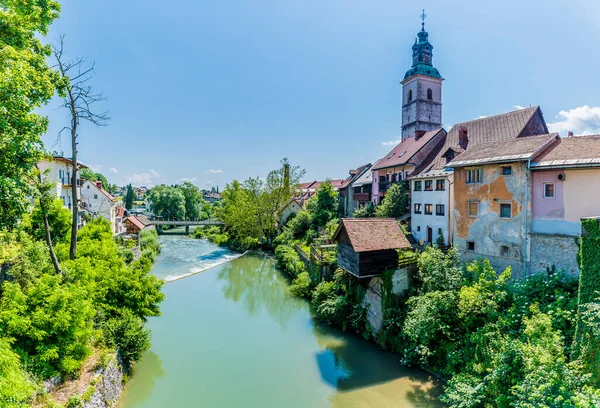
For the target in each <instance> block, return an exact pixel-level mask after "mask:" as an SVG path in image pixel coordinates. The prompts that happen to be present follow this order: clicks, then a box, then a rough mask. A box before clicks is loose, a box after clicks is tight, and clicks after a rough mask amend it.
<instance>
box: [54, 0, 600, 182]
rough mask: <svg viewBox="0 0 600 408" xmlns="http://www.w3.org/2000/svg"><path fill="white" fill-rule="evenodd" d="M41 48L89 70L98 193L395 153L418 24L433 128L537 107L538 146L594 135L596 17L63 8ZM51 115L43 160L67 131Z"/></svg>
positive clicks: (403, 9) (270, 7)
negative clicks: (435, 82)
mask: <svg viewBox="0 0 600 408" xmlns="http://www.w3.org/2000/svg"><path fill="white" fill-rule="evenodd" d="M62 5H63V10H62V13H61V18H60V19H58V20H57V21H56V22H55V23H54V25H53V27H52V30H51V33H50V35H49V36H48V40H54V39H56V38H57V37H58V35H59V34H60V33H64V34H66V40H67V44H66V46H67V52H68V54H69V55H70V56H72V57H75V56H86V57H87V58H89V59H90V60H95V61H96V76H95V78H94V81H93V84H94V86H95V87H96V88H97V89H98V90H102V91H103V92H104V94H105V95H106V97H107V98H108V99H107V101H106V102H105V103H104V104H103V106H101V108H106V109H108V110H109V111H110V116H111V118H112V121H111V125H110V126H108V127H103V128H95V127H92V126H91V125H88V124H83V126H82V129H81V132H80V139H81V140H80V158H81V160H82V161H83V162H84V163H86V164H88V165H91V166H93V167H94V168H95V169H97V170H99V171H101V172H102V173H104V174H105V175H106V176H107V177H108V179H109V181H111V182H114V183H117V184H123V183H125V182H128V181H130V182H133V184H134V185H136V184H137V185H155V184H159V183H177V182H180V181H181V180H192V181H194V182H195V183H196V184H197V185H198V186H199V187H201V188H207V187H211V186H212V185H217V184H218V185H220V186H221V188H222V187H223V186H224V185H225V183H226V182H229V181H231V180H233V179H240V180H243V179H246V178H247V177H251V176H252V177H256V176H264V175H266V173H267V172H268V171H269V170H270V169H273V168H275V167H277V165H278V163H279V160H280V159H281V158H283V157H288V158H289V159H290V161H291V162H292V163H293V164H298V165H300V166H302V167H303V168H305V169H306V179H307V180H314V179H324V178H326V177H330V178H344V177H346V175H347V172H348V169H350V168H355V167H358V166H360V165H362V164H364V163H366V162H373V161H374V160H376V159H377V158H379V157H380V156H382V155H383V154H385V153H386V152H387V151H388V150H389V149H390V145H389V142H391V141H394V140H397V139H398V138H399V135H400V125H401V115H400V113H401V106H400V105H401V93H400V90H401V87H400V84H399V82H400V80H402V78H403V75H404V72H405V71H406V70H407V69H408V68H409V67H410V64H411V49H410V47H411V45H412V43H413V42H414V38H415V36H416V33H417V31H418V30H419V29H420V20H419V15H420V13H421V9H422V8H425V9H426V14H427V20H426V29H427V30H428V31H429V38H430V41H431V43H432V44H433V46H434V57H433V61H434V65H435V66H436V67H437V68H438V69H439V70H440V72H441V74H442V76H444V78H445V79H446V80H445V81H444V85H443V104H444V106H443V118H444V119H443V121H444V125H445V126H447V127H449V126H451V125H452V124H453V123H456V122H460V121H465V120H470V119H474V118H477V117H479V116H487V115H493V114H497V113H502V112H507V111H510V110H514V109H515V108H514V107H515V106H529V105H541V107H542V110H543V112H544V116H545V118H546V121H547V122H549V123H551V124H552V125H551V126H550V127H551V130H557V131H560V132H561V134H562V135H563V136H566V133H567V131H568V130H573V131H575V132H576V133H593V132H598V133H600V97H599V95H600V81H599V80H598V67H600V52H598V51H597V47H596V44H598V43H600V28H599V24H598V22H599V21H600V2H598V1H595V0H570V1H568V2H567V1H560V2H559V1H548V0H546V1H539V0H503V1H501V2H498V1H494V2H487V1H486V2H482V1H480V0H467V1H452V2H450V1H441V0H439V1H434V0H427V1H420V2H419V1H411V2H405V1H398V0H395V1H391V0H389V1H388V0H373V1H368V2H365V1H357V0H328V1H314V0H270V1H267V0H235V1H232V0H218V1H217V0H202V1H197V0H180V1H178V2H164V1H161V2H158V1H154V0H103V1H100V2H97V1H82V0H78V1H76V0H63V1H62ZM56 106H57V101H55V102H53V103H52V104H51V105H50V106H48V107H45V108H44V109H43V113H44V114H46V115H48V116H49V117H50V120H51V128H50V130H49V132H48V134H47V135H46V136H45V138H44V141H45V143H46V147H47V148H48V149H49V150H51V151H52V150H64V152H65V154H70V151H69V143H68V140H66V139H65V140H63V142H62V144H61V145H57V144H56V139H57V133H58V131H59V130H60V129H61V128H62V127H63V126H64V125H65V124H66V115H65V113H64V112H63V111H60V110H57V109H56Z"/></svg>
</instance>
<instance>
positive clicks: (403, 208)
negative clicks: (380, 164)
mask: <svg viewBox="0 0 600 408" xmlns="http://www.w3.org/2000/svg"><path fill="white" fill-rule="evenodd" d="M409 210H410V196H409V195H408V191H407V189H406V187H405V186H404V184H402V183H401V184H392V185H391V187H390V188H389V189H388V191H387V193H385V197H384V198H383V201H382V202H381V205H379V207H377V209H376V210H375V216H377V217H379V218H399V217H402V216H403V215H404V214H406V213H407V212H408V211H409Z"/></svg>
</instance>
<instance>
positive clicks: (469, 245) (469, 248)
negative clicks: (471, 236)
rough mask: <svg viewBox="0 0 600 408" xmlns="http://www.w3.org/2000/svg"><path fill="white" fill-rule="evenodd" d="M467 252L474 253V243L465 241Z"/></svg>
mask: <svg viewBox="0 0 600 408" xmlns="http://www.w3.org/2000/svg"><path fill="white" fill-rule="evenodd" d="M467 250H469V251H475V241H467Z"/></svg>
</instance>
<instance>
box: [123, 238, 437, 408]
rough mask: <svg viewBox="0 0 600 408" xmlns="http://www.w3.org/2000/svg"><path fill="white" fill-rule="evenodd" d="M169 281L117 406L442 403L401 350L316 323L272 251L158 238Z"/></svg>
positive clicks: (160, 265) (160, 272)
mask: <svg viewBox="0 0 600 408" xmlns="http://www.w3.org/2000/svg"><path fill="white" fill-rule="evenodd" d="M161 243H162V253H161V255H160V256H159V257H158V259H157V262H156V265H155V266H154V268H153V273H154V274H156V275H157V276H159V277H161V278H166V279H169V280H171V279H174V278H178V277H182V276H186V275H189V274H190V273H196V272H199V271H201V270H203V269H204V268H206V267H209V266H212V265H215V264H218V263H220V262H223V261H228V260H230V262H226V263H222V264H220V265H218V266H216V267H213V268H211V269H208V270H205V271H204V272H201V273H196V274H194V275H192V276H189V277H187V278H184V279H180V280H175V281H172V282H170V283H167V284H166V285H165V286H164V288H163V290H164V292H165V294H166V299H165V301H164V302H163V304H162V306H161V308H162V313H163V315H162V316H161V317H158V318H152V319H151V320H150V321H149V325H150V328H151V329H152V348H151V349H150V350H149V351H147V352H146V353H145V355H144V356H143V358H142V360H141V361H140V362H139V363H138V364H137V365H136V366H135V368H134V370H133V372H132V375H131V378H130V380H129V382H128V383H127V386H126V388H125V391H124V393H123V396H122V397H121V400H120V403H119V407H120V408H138V407H149V408H159V407H160V408H164V407H167V408H178V407H201V408H229V407H231V408H234V407H235V408H237V407H240V408H242V407H243V408H271V407H272V408H281V407H286V408H295V407H298V408H300V407H302V408H321V407H323V408H325V407H333V408H367V407H369V408H370V407H372V408H375V407H377V408H384V407H437V406H441V404H440V403H439V402H438V401H437V399H436V396H437V395H438V394H439V387H438V386H435V383H434V382H432V380H431V377H430V376H429V375H428V374H427V373H425V372H423V371H421V370H418V369H410V368H406V367H402V366H401V365H400V363H399V357H398V356H397V355H394V354H391V353H387V352H384V351H381V350H380V349H378V348H377V347H376V346H375V345H373V344H371V343H369V342H367V341H365V340H364V339H362V337H360V336H357V335H354V334H350V333H345V332H342V331H340V330H337V329H334V328H331V327H329V326H327V325H323V324H320V323H318V322H316V321H315V320H313V318H312V317H311V311H310V306H309V304H308V302H306V301H304V300H300V299H296V298H294V297H292V296H291V295H290V294H289V292H288V285H287V282H286V280H285V278H284V277H283V276H282V275H281V273H280V272H279V271H278V270H277V269H276V268H275V266H274V263H273V261H272V260H270V259H269V258H266V257H263V256H259V255H254V254H249V255H246V256H243V257H240V258H237V259H235V258H236V257H235V254H234V253H232V252H231V251H229V250H227V249H223V248H220V247H217V246H215V245H213V244H211V243H209V242H207V241H205V240H195V239H191V238H187V237H184V236H162V237H161Z"/></svg>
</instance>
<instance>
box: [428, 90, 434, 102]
mask: <svg viewBox="0 0 600 408" xmlns="http://www.w3.org/2000/svg"><path fill="white" fill-rule="evenodd" d="M427 99H429V100H431V99H433V92H431V88H429V89H427Z"/></svg>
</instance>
